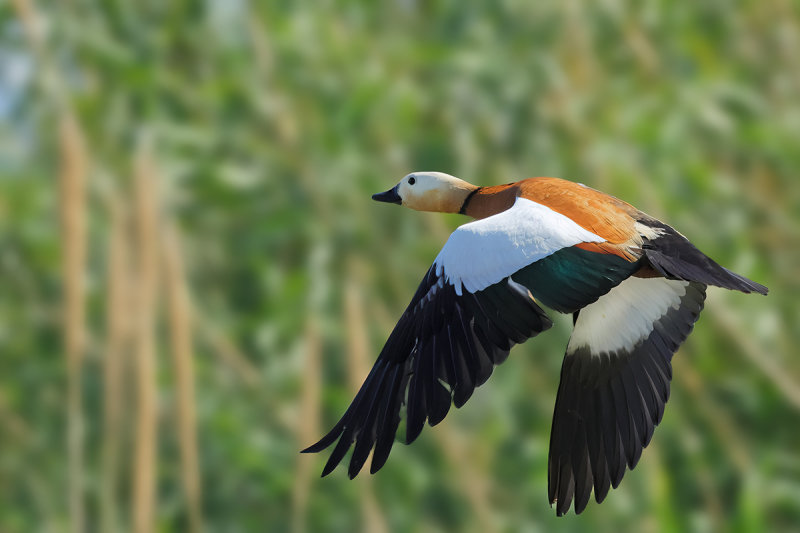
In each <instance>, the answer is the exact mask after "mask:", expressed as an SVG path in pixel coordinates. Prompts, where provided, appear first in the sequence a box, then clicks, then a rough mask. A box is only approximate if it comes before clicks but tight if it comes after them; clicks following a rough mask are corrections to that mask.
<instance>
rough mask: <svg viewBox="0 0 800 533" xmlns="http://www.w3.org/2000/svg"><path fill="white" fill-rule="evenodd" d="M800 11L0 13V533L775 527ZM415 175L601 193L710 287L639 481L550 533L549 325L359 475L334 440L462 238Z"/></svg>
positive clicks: (798, 442)
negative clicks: (454, 240) (329, 456)
mask: <svg viewBox="0 0 800 533" xmlns="http://www.w3.org/2000/svg"><path fill="white" fill-rule="evenodd" d="M799 50H800V5H798V3H797V2H794V1H791V0H759V1H755V0H754V1H735V2H729V1H717V0H710V1H705V2H682V3H679V2H668V1H665V0H664V1H657V0H655V1H647V2H623V1H620V0H602V1H599V2H579V1H565V2H527V1H524V0H505V1H498V2H485V3H466V2H458V1H455V0H441V1H434V2H419V1H415V0H396V1H389V2H380V3H379V2H374V3H368V2H358V1H323V2H291V1H283V2H278V1H274V2H265V3H259V2H246V1H245V0H235V1H224V0H218V1H213V0H208V1H206V2H188V1H172V2H157V1H145V2H128V1H125V0H108V1H102V2H98V1H90V0H72V1H68V2H52V3H51V2H43V1H40V0H13V1H11V2H10V3H9V2H4V3H0V279H2V296H0V531H3V532H17V531H19V532H27V531H47V532H50V531H52V532H61V531H75V532H78V531H122V532H125V531H137V532H142V533H144V532H147V531H161V532H167V531H200V530H205V531H222V532H250V531H259V532H261V531H276V532H282V531H295V532H303V531H339V532H351V531H369V532H381V531H408V532H411V531H414V532H417V531H420V532H434V531H481V532H483V531H509V532H511V531H526V532H538V531H582V530H592V531H608V532H617V531H686V530H692V531H781V530H783V531H790V530H795V531H796V530H798V528H800V455H798V450H800V416H799V415H800V360H798V358H797V357H796V355H797V348H796V347H797V346H798V344H800V327H799V326H798V324H800V312H799V310H798V305H797V297H798V295H800V291H799V290H798V289H800V270H799V269H800V267H799V266H798V265H800V186H799V182H798V179H800V178H798V173H797V172H798V168H800V53H798V51H799ZM414 170H441V171H446V172H449V173H452V174H455V175H458V176H460V177H462V178H464V179H467V180H468V181H472V182H473V183H477V184H481V185H490V184H499V183H505V182H509V181H514V180H518V179H522V178H525V177H529V176H535V175H540V176H542V175H544V176H559V177H563V178H567V179H572V180H575V181H580V182H583V183H585V184H587V185H589V186H592V187H595V188H598V189H601V190H604V191H606V192H609V193H611V194H614V195H615V196H618V197H620V198H622V199H624V200H627V201H629V202H631V203H633V204H635V205H637V206H638V207H640V208H641V209H643V210H644V211H647V212H648V213H650V214H652V215H654V216H656V217H659V218H661V219H663V220H665V221H667V222H669V223H671V224H673V225H674V226H675V227H677V228H678V229H679V230H680V231H681V232H683V233H684V234H685V235H686V236H688V237H689V238H690V239H692V241H693V242H694V243H695V244H696V245H697V246H698V247H699V248H700V249H702V250H704V251H705V252H706V253H708V254H709V255H710V256H711V257H713V258H715V259H716V260H718V261H719V262H721V263H722V264H724V265H726V266H727V267H729V268H731V269H733V270H736V271H737V272H740V273H742V274H744V275H746V276H749V277H751V278H753V279H755V280H757V281H759V282H761V283H764V284H766V285H768V286H769V287H770V289H771V293H770V295H769V296H768V297H758V296H753V295H742V294H733V293H728V292H726V291H724V290H721V289H713V290H711V291H710V294H709V299H708V302H707V306H706V311H705V312H704V313H703V315H702V316H701V319H700V321H699V322H698V324H697V326H696V328H695V332H694V333H693V334H692V336H691V337H690V338H689V340H688V342H687V343H686V344H685V345H684V347H683V348H682V349H681V350H680V351H679V352H678V354H677V355H676V358H675V360H674V367H675V378H674V381H673V387H672V396H671V399H670V402H669V404H668V407H667V409H666V412H665V416H664V420H663V422H662V423H661V425H660V426H659V428H658V429H657V430H656V433H655V436H654V439H653V442H652V444H651V445H650V446H649V447H648V448H647V449H646V450H645V452H644V454H643V456H642V460H641V462H640V463H639V466H637V468H636V469H635V470H634V471H633V472H629V473H628V474H627V475H626V476H625V479H624V480H623V482H622V484H621V486H620V488H619V489H617V490H615V491H612V492H611V494H610V495H609V497H608V498H607V500H606V501H605V502H604V503H603V504H602V505H599V506H598V505H596V504H594V503H590V505H589V507H588V508H587V510H586V511H585V513H584V514H582V515H580V516H578V517H576V516H575V515H574V514H572V513H571V514H570V515H568V516H567V517H565V518H560V519H557V518H556V517H555V512H554V510H553V509H551V508H550V507H549V505H548V503H547V481H546V460H547V447H548V439H549V430H550V421H551V416H552V409H553V404H554V401H555V393H556V388H557V381H558V377H559V369H560V364H561V357H562V354H563V350H564V347H565V345H566V341H567V338H568V336H569V330H570V320H569V318H568V317H561V316H559V317H557V318H556V326H555V327H554V328H553V330H552V331H550V332H548V334H546V335H543V336H541V337H540V338H537V339H535V340H534V341H531V342H528V343H527V344H525V345H523V346H519V347H517V348H515V349H514V350H513V351H512V354H511V357H510V359H509V361H508V362H506V363H505V364H504V365H502V366H501V367H499V368H498V369H496V371H495V374H494V376H493V377H492V379H491V380H490V381H489V382H488V383H487V384H486V385H484V386H483V387H482V388H480V389H479V390H477V391H476V393H475V395H474V396H473V398H472V399H471V400H470V402H469V403H468V404H467V406H466V407H465V408H463V409H461V410H458V411H453V412H451V414H450V415H449V416H448V418H447V419H446V420H445V422H443V423H442V424H441V425H440V426H437V427H436V428H434V429H430V428H428V429H426V430H425V431H424V432H423V434H422V435H421V437H420V438H419V439H418V440H417V442H415V443H414V444H413V446H409V447H406V446H403V445H400V444H399V443H398V444H397V445H396V446H395V448H394V451H393V453H392V456H391V457H390V459H389V462H388V463H387V465H386V466H385V467H384V469H383V470H381V471H380V472H379V473H378V474H376V475H374V476H369V475H368V474H366V473H362V475H361V476H359V478H357V479H356V480H355V481H349V480H348V479H347V477H346V472H344V471H343V470H344V469H341V468H340V469H338V470H337V471H336V472H335V473H334V474H333V475H331V476H329V477H327V478H325V479H319V477H318V475H319V472H320V471H321V469H322V466H323V464H324V461H325V457H324V456H319V455H315V456H301V455H299V454H298V450H299V449H301V448H302V447H305V446H306V445H308V444H310V443H312V442H314V441H315V440H316V439H317V438H318V437H319V436H321V435H322V433H323V432H324V431H326V430H327V429H329V427H330V426H331V424H333V423H334V422H335V421H336V420H337V419H338V417H339V416H340V415H341V414H342V412H343V411H344V409H345V408H346V406H347V404H348V402H349V401H350V399H351V398H352V395H353V393H354V390H355V388H356V387H357V385H358V384H360V382H361V379H363V377H364V376H365V374H366V372H367V371H368V370H369V368H370V366H371V364H372V361H373V360H374V358H375V357H376V355H377V353H378V351H379V349H380V347H381V346H382V342H383V340H384V339H385V338H386V336H387V335H388V333H389V331H390V330H391V328H392V326H393V324H394V322H395V320H396V319H397V318H398V316H399V315H400V313H401V312H402V310H403V309H404V307H405V305H406V303H407V302H408V300H409V299H410V298H411V296H412V294H413V291H414V290H415V289H416V286H417V283H418V282H419V280H420V279H421V277H422V275H423V274H424V272H425V271H426V269H427V267H428V266H429V265H430V263H431V262H432V260H433V258H434V257H435V255H436V253H437V251H438V250H439V248H440V247H441V246H442V244H443V243H444V241H445V240H446V239H447V236H448V234H449V232H450V231H452V230H453V229H454V228H455V227H456V226H457V225H458V224H461V223H463V222H464V219H462V218H459V217H458V216H456V215H437V214H431V213H415V212H411V211H408V210H402V209H399V208H397V207H395V206H390V205H383V204H378V203H375V202H373V201H371V200H370V194H372V193H373V192H377V191H382V190H385V189H387V188H389V187H390V186H392V185H393V184H394V183H395V182H396V181H397V180H398V179H399V178H400V177H402V176H403V175H404V174H406V173H408V172H411V171H414Z"/></svg>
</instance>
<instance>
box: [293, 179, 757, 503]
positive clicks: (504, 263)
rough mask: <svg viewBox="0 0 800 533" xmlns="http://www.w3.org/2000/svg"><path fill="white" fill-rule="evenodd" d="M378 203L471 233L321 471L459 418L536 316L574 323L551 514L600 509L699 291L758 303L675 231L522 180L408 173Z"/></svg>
mask: <svg viewBox="0 0 800 533" xmlns="http://www.w3.org/2000/svg"><path fill="white" fill-rule="evenodd" d="M373 199H375V200H377V201H379V202H389V203H395V204H400V205H403V206H406V207H410V208H411V209H417V210H420V211H438V212H443V213H462V214H464V215H467V216H469V217H472V218H474V219H476V220H474V221H473V222H469V223H467V224H464V225H463V226H461V227H459V228H458V229H456V230H455V231H454V232H453V233H452V235H450V238H449V239H448V240H447V242H446V243H445V245H444V247H443V248H442V250H441V252H440V253H439V255H438V256H437V257H436V259H435V260H434V262H433V265H432V266H431V267H430V269H429V270H428V272H427V274H425V277H424V278H423V280H422V283H421V284H420V286H419V288H418V289H417V292H416V294H415V295H414V297H413V298H412V299H411V303H410V304H409V305H408V308H407V309H406V310H405V312H404V313H403V315H402V316H401V317H400V320H399V321H398V323H397V325H396V326H395V328H394V330H393V331H392V333H391V334H390V335H389V338H388V340H387V341H386V344H385V345H384V347H383V350H381V353H380V355H379V356H378V359H377V361H376V362H375V366H374V367H373V368H372V370H371V372H370V373H369V375H368V376H367V378H366V380H365V381H364V384H363V385H362V386H361V389H360V390H359V392H358V394H357V395H356V397H355V399H354V400H353V402H352V404H351V405H350V407H349V408H348V409H347V411H346V412H345V414H344V416H342V418H341V420H339V422H338V423H337V424H336V425H335V426H334V427H333V429H332V430H331V431H330V432H329V433H328V434H327V435H325V436H324V437H323V438H322V439H321V440H320V441H319V442H317V443H316V444H314V445H312V446H310V447H309V448H307V449H305V450H303V451H304V452H319V451H321V450H323V449H325V448H327V447H328V446H330V445H331V444H333V443H334V442H336V441H337V440H338V443H337V444H336V446H335V447H334V449H333V452H332V454H331V456H330V458H329V459H328V462H327V464H326V465H325V468H324V470H323V472H322V475H323V476H325V475H327V474H329V473H330V472H331V471H332V470H333V469H334V468H335V467H336V465H338V464H339V462H340V461H341V460H342V458H344V456H345V454H346V453H347V451H348V450H349V449H350V447H351V446H352V445H353V444H354V443H355V448H354V450H353V454H352V457H351V458H350V466H349V469H348V473H349V476H350V477H351V478H353V477H354V476H355V475H356V474H358V472H359V471H360V470H361V468H362V466H363V465H364V463H365V461H366V460H367V456H368V455H369V453H370V451H372V450H373V449H374V454H373V457H372V464H371V468H370V471H371V472H373V473H374V472H375V471H377V470H378V469H380V468H381V467H382V466H383V465H384V463H385V462H386V459H387V457H388V456H389V452H390V450H391V448H392V444H393V443H394V440H395V433H396V432H397V428H398V425H399V423H400V416H401V409H402V408H403V406H405V412H406V438H405V440H406V443H411V442H412V441H413V440H414V439H416V438H417V436H418V435H419V433H420V431H422V428H423V426H424V424H425V420H426V419H427V421H428V423H429V424H430V425H431V426H434V425H436V424H438V423H439V422H441V421H442V419H444V417H445V416H446V415H447V412H448V410H449V409H450V405H451V404H453V405H455V406H456V407H461V406H462V405H464V403H465V402H466V401H467V400H468V399H469V397H470V396H471V395H472V392H473V390H474V389H475V387H477V386H479V385H481V384H483V383H484V382H485V381H486V380H487V379H488V378H489V376H490V374H491V373H492V369H493V367H494V365H498V364H500V363H502V362H503V361H505V360H506V358H507V357H508V353H509V350H510V349H511V347H512V346H513V345H514V344H518V343H522V342H525V341H526V340H527V339H528V338H530V337H534V336H536V335H538V334H539V333H541V332H542V331H544V330H546V329H548V328H549V327H550V326H551V325H552V322H551V320H550V318H549V317H548V316H547V314H546V313H545V312H544V311H543V310H542V308H541V307H540V305H545V306H547V307H549V308H550V309H553V310H555V311H558V312H561V313H571V314H572V316H573V324H574V329H573V332H572V336H571V337H570V339H569V343H568V344H567V349H566V355H565V357H564V362H563V366H562V369H561V382H560V384H559V387H558V394H557V396H556V403H555V412H554V414H553V425H552V431H551V434H550V453H549V458H548V493H549V498H550V503H551V504H554V503H555V504H556V512H557V514H558V515H559V516H561V515H563V514H564V513H566V512H567V511H568V510H569V508H570V504H571V503H572V502H573V501H574V502H575V512H576V513H580V512H581V511H583V509H584V508H585V507H586V504H587V503H588V501H589V496H590V494H591V492H592V489H594V496H595V500H596V501H597V502H598V503H600V502H602V501H603V499H605V497H606V495H607V494H608V491H609V487H615V488H616V487H617V485H618V484H619V482H620V481H621V480H622V476H623V475H624V474H625V470H626V467H627V468H629V469H632V468H633V467H634V466H636V463H637V462H638V461H639V457H640V456H641V453H642V450H643V449H644V448H645V447H646V446H647V445H648V443H649V442H650V438H651V437H652V435H653V428H654V427H655V426H656V425H658V423H659V422H660V421H661V416H662V415H663V413H664V404H665V403H666V402H667V398H668V397H669V387H670V379H671V378H672V366H671V359H672V355H673V353H674V352H675V351H676V350H677V349H678V347H679V346H680V345H681V343H683V341H684V340H686V337H687V335H689V332H690V331H691V330H692V328H693V326H694V323H695V322H696V321H697V318H698V316H699V315H700V311H701V310H702V309H703V302H704V300H705V296H706V288H707V287H708V286H709V285H713V286H717V287H724V288H726V289H732V290H738V291H741V292H746V293H750V292H757V293H760V294H767V288H766V287H764V286H763V285H760V284H758V283H755V282H754V281H751V280H749V279H747V278H745V277H743V276H740V275H739V274H735V273H733V272H731V271H730V270H728V269H726V268H724V267H722V266H720V265H718V264H717V263H716V262H714V261H713V260H712V259H710V258H709V257H708V256H706V255H705V254H703V253H702V252H701V251H700V250H698V249H697V248H696V247H695V246H694V245H693V244H692V243H691V242H689V241H688V240H687V239H686V237H684V236H683V235H681V234H680V233H678V232H677V231H676V230H674V229H673V228H672V227H670V226H668V225H667V224H664V223H663V222H660V221H658V220H656V219H655V218H653V217H651V216H648V215H646V214H645V213H643V212H641V211H639V210H638V209H636V208H635V207H633V206H632V205H630V204H628V203H626V202H623V201H622V200H619V199H617V198H615V197H613V196H609V195H607V194H604V193H602V192H600V191H597V190H594V189H591V188H589V187H586V186H585V185H582V184H578V183H573V182H570V181H565V180H562V179H557V178H531V179H526V180H522V181H518V182H516V183H509V184H507V185H500V186H495V187H478V186H475V185H472V184H470V183H467V182H465V181H462V180H460V179H458V178H456V177H453V176H450V175H448V174H443V173H440V172H414V173H412V174H409V175H407V176H405V177H404V178H403V179H402V180H401V181H400V182H399V183H398V184H397V185H396V186H395V187H393V188H392V189H390V190H388V191H386V192H383V193H379V194H375V195H373Z"/></svg>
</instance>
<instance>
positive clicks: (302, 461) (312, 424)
mask: <svg viewBox="0 0 800 533" xmlns="http://www.w3.org/2000/svg"><path fill="white" fill-rule="evenodd" d="M304 344H305V355H306V356H305V362H304V364H303V367H302V373H301V391H300V415H299V422H298V423H297V425H296V431H297V442H298V443H299V445H300V447H305V446H308V445H309V444H310V443H312V442H314V440H315V439H316V438H318V435H317V433H318V431H319V404H320V396H321V394H320V383H321V381H322V368H321V364H322V363H321V353H320V352H321V341H320V332H319V324H318V318H317V316H316V314H315V313H314V310H311V311H310V312H309V316H308V320H307V322H306V329H305V343H304ZM313 464H314V456H313V455H311V454H298V458H297V472H296V473H295V478H294V480H295V481H294V486H293V487H292V531H293V532H294V533H305V531H307V514H308V497H309V489H310V486H311V476H312V475H313V474H312V467H313Z"/></svg>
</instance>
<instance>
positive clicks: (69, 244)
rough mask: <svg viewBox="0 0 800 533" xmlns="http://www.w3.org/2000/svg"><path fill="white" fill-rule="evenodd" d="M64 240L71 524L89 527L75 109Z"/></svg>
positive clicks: (64, 121)
mask: <svg viewBox="0 0 800 533" xmlns="http://www.w3.org/2000/svg"><path fill="white" fill-rule="evenodd" d="M58 136H59V149H60V158H59V160H60V167H61V169H60V185H61V190H60V193H61V217H62V219H61V242H62V246H63V251H62V254H63V276H64V302H63V306H64V307H63V313H64V316H63V319H64V348H65V351H66V359H67V413H66V415H67V455H68V463H69V466H68V472H69V486H68V488H67V491H68V501H69V516H70V529H71V531H73V532H75V533H82V532H83V531H85V525H86V518H85V511H84V488H85V487H84V468H85V467H84V457H83V441H84V417H83V406H82V393H81V390H82V379H81V367H82V363H83V358H84V351H85V348H86V329H85V328H86V325H85V324H86V316H85V312H86V311H85V310H86V280H85V272H86V250H87V239H86V216H87V206H86V174H87V167H88V161H87V155H86V149H85V144H84V141H83V134H82V132H81V130H80V126H79V125H78V122H77V119H76V118H75V116H74V115H73V114H72V113H69V112H64V113H63V114H62V115H61V118H60V123H59V129H58Z"/></svg>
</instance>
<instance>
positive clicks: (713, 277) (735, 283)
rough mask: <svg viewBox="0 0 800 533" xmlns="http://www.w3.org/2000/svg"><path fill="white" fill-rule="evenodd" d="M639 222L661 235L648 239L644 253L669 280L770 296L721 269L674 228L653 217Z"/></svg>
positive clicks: (643, 246)
mask: <svg viewBox="0 0 800 533" xmlns="http://www.w3.org/2000/svg"><path fill="white" fill-rule="evenodd" d="M639 222H640V223H642V224H645V225H646V226H649V227H651V228H654V229H657V230H660V232H661V234H660V235H659V236H658V237H655V238H653V239H645V242H644V244H643V245H642V250H643V251H644V255H645V257H647V259H648V261H649V262H650V265H652V267H653V268H654V269H655V270H656V271H657V272H658V273H660V274H661V275H663V276H664V277H665V278H667V279H680V280H684V281H696V282H698V283H703V284H705V285H714V286H716V287H722V288H725V289H730V290H734V291H741V292H744V293H751V292H757V293H759V294H767V292H769V289H767V287H765V286H764V285H761V284H760V283H756V282H755V281H753V280H750V279H747V278H746V277H744V276H742V275H739V274H737V273H735V272H731V271H730V270H728V269H727V268H725V267H723V266H720V265H719V264H718V263H717V262H716V261H714V260H713V259H711V258H710V257H708V256H707V255H705V254H704V253H703V252H701V251H700V250H698V249H697V247H695V245H693V244H692V243H691V242H689V240H688V239H687V238H686V237H684V236H683V235H681V234H680V233H678V232H677V231H675V230H674V229H673V228H672V227H670V226H668V225H666V224H664V223H662V222H660V221H658V220H656V219H653V218H650V217H647V218H643V219H641V220H639Z"/></svg>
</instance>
